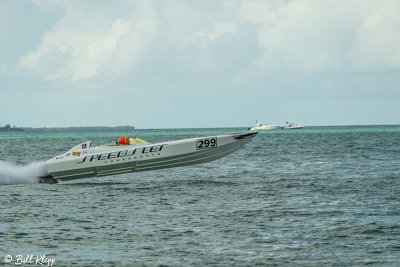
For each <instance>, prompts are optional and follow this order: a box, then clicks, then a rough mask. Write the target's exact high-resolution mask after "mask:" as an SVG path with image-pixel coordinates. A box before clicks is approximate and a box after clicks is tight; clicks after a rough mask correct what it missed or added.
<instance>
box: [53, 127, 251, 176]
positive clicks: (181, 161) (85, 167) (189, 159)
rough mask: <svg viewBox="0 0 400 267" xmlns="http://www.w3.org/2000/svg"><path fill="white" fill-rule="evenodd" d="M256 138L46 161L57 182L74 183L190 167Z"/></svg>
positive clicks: (111, 149) (193, 141)
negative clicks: (81, 179)
mask: <svg viewBox="0 0 400 267" xmlns="http://www.w3.org/2000/svg"><path fill="white" fill-rule="evenodd" d="M255 135H257V132H251V133H238V134H224V135H214V136H206V137H199V138H190V139H183V140H177V141H171V142H164V143H157V144H144V145H140V146H108V147H107V146H101V147H94V148H92V149H91V148H89V149H85V150H82V151H76V152H72V153H70V155H66V154H64V155H60V156H58V157H54V158H52V159H50V160H48V161H47V162H46V167H47V170H48V174H49V175H51V176H52V177H54V178H55V179H60V180H73V179H80V178H88V177H94V176H107V175H115V174H120V173H129V172H139V171H148V170H158V169H165V168H174V167H180V166H188V165H194V164H200V163H206V162H209V161H213V160H217V159H220V158H222V157H225V156H227V155H229V154H231V153H233V152H235V151H236V150H238V149H239V148H241V147H242V146H244V145H245V144H246V143H248V142H249V141H250V140H251V139H252V138H253V137H254V136H255ZM67 154H68V153H67ZM73 154H74V155H75V156H73Z"/></svg>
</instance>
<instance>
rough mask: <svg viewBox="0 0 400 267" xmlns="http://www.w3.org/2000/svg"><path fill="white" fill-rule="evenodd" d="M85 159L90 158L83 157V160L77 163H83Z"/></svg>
mask: <svg viewBox="0 0 400 267" xmlns="http://www.w3.org/2000/svg"><path fill="white" fill-rule="evenodd" d="M87 157H90V156H86V157H84V158H83V160H82V161H81V162H79V163H83V162H85V160H86V158H87Z"/></svg>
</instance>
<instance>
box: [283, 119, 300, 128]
mask: <svg viewBox="0 0 400 267" xmlns="http://www.w3.org/2000/svg"><path fill="white" fill-rule="evenodd" d="M303 128H304V126H303V125H300V124H297V123H293V122H288V121H287V122H286V126H283V127H282V129H283V130H295V129H303Z"/></svg>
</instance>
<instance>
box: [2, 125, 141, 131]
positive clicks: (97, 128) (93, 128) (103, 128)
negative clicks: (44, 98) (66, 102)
mask: <svg viewBox="0 0 400 267" xmlns="http://www.w3.org/2000/svg"><path fill="white" fill-rule="evenodd" d="M133 130H135V126H82V127H41V128H33V127H19V128H17V127H15V126H14V127H0V131H27V132H49V131H51V132H77V131H99V132H100V131H133Z"/></svg>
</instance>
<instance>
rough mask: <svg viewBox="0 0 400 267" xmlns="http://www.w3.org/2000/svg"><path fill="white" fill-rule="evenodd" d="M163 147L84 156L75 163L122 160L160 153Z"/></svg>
mask: <svg viewBox="0 0 400 267" xmlns="http://www.w3.org/2000/svg"><path fill="white" fill-rule="evenodd" d="M164 146H166V144H163V145H155V146H146V147H140V148H135V149H133V150H121V151H115V152H108V153H103V154H97V155H91V156H85V157H83V159H82V161H80V162H77V163H83V162H92V161H97V160H106V159H115V158H123V157H128V156H133V155H138V154H148V153H155V152H160V151H161V150H162V149H163V148H164ZM74 153H75V152H74Z"/></svg>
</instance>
